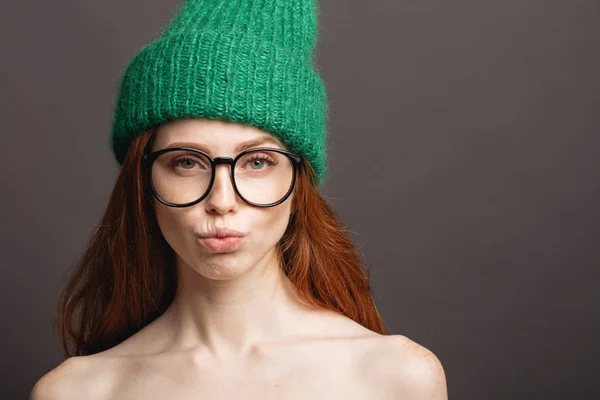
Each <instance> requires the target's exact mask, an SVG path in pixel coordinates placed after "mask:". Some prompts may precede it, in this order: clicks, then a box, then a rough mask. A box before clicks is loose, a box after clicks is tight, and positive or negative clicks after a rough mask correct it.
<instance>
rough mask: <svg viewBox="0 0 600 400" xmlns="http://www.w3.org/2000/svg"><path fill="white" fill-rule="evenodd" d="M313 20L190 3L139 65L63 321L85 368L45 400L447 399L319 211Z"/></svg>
mask: <svg viewBox="0 0 600 400" xmlns="http://www.w3.org/2000/svg"><path fill="white" fill-rule="evenodd" d="M316 11H317V8H316V5H315V4H314V0H313V1H310V0H304V1H289V0H269V1H258V0H255V1H240V2H236V1H231V0H229V1H224V0H219V1H217V0H213V1H208V0H206V1H200V0H198V1H192V0H189V1H187V2H185V3H184V4H183V6H182V8H181V9H180V11H179V13H178V14H177V16H176V17H175V18H174V20H173V21H172V23H171V24H170V26H169V27H168V28H167V29H166V30H165V32H164V33H163V34H162V36H161V37H159V38H158V39H157V40H156V41H154V42H153V43H151V44H150V45H148V46H146V47H144V48H143V49H142V50H141V51H140V52H139V53H138V54H137V55H136V57H134V59H133V60H132V61H131V62H130V64H129V65H128V68H127V69H126V71H125V74H124V76H123V80H122V82H121V86H120V89H119V96H118V101H117V105H116V110H115V116H114V120H113V131H112V137H111V143H112V149H113V151H114V154H115V157H116V160H117V161H118V163H119V164H120V166H121V169H120V173H119V176H118V179H117V181H116V184H115V188H114V190H113V193H112V195H111V198H110V200H109V203H108V206H107V209H106V212H105V214H104V216H103V218H102V220H101V222H100V223H99V225H98V228H97V230H96V231H95V233H94V235H93V237H92V239H91V242H90V244H89V247H88V249H87V251H86V252H85V254H84V257H83V258H82V259H81V261H80V263H79V265H78V266H77V268H76V270H75V271H74V272H73V274H72V276H71V277H70V280H69V282H68V284H67V286H66V288H65V290H64V292H63V294H62V296H61V299H60V300H61V301H60V303H59V306H58V310H57V318H56V325H55V327H56V332H57V334H58V335H59V337H60V340H61V342H62V345H63V351H64V354H65V356H66V357H68V358H67V360H66V361H64V362H63V363H62V364H61V365H59V366H58V367H57V368H55V369H54V370H52V371H50V372H49V373H48V374H46V375H45V376H44V377H42V378H41V379H40V380H39V381H38V382H37V383H36V385H35V387H34V388H33V390H32V393H31V398H32V399H36V400H40V399H41V400H44V399H61V400H65V399H71V398H83V397H85V398H87V399H133V398H140V399H141V398H143V399H165V398H169V399H225V398H233V397H235V398H244V399H252V398H261V399H265V398H303V399H304V398H357V399H358V398H361V399H398V398H407V399H425V398H427V399H446V390H445V377H444V373H443V369H442V367H441V364H440V363H439V360H437V358H436V357H435V355H434V354H433V353H431V352H430V351H429V350H427V349H426V348H424V347H422V346H420V345H418V344H417V343H415V342H413V341H411V340H410V339H408V338H406V337H404V336H400V335H389V334H388V333H389V332H387V330H386V329H385V327H384V324H383V321H382V319H381V317H380V315H379V313H378V312H377V310H376V308H375V305H374V303H373V300H372V298H371V295H370V284H369V279H368V277H367V276H366V275H365V274H364V272H363V270H362V268H361V265H360V263H359V261H358V257H357V255H356V252H355V250H354V247H353V244H352V242H351V240H350V239H349V238H348V236H347V234H346V232H345V230H344V229H343V228H342V227H341V225H340V223H339V222H338V220H337V218H336V216H335V213H334V211H333V210H332V208H331V207H330V206H329V205H328V204H327V202H326V201H325V200H324V199H323V197H322V196H321V195H320V193H319V188H320V184H321V183H322V181H323V179H324V176H325V173H326V135H325V125H326V114H327V101H326V94H325V87H324V85H323V82H322V81H321V79H320V77H319V75H318V73H317V72H316V71H315V70H314V68H313V63H312V53H313V51H314V46H315V41H316V31H317V13H316Z"/></svg>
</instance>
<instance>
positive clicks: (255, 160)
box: [244, 153, 277, 171]
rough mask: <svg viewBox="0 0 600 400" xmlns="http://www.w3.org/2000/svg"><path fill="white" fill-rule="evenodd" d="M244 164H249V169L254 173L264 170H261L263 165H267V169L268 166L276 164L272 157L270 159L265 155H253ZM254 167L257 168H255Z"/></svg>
mask: <svg viewBox="0 0 600 400" xmlns="http://www.w3.org/2000/svg"><path fill="white" fill-rule="evenodd" d="M244 164H250V169H253V170H255V171H260V170H263V169H265V168H261V167H263V166H265V165H267V167H269V166H272V165H275V164H277V160H275V159H274V158H273V157H270V156H269V155H268V154H266V153H257V154H253V155H252V156H250V158H249V159H248V160H246V161H245V163H244ZM255 167H258V168H255Z"/></svg>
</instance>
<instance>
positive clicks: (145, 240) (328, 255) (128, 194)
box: [53, 130, 389, 357]
mask: <svg viewBox="0 0 600 400" xmlns="http://www.w3.org/2000/svg"><path fill="white" fill-rule="evenodd" d="M153 132H154V131H153V130H150V131H147V132H145V133H143V134H142V135H139V136H137V137H136V138H134V140H133V141H132V143H131V145H130V147H129V150H128V152H127V155H126V157H125V159H124V161H123V165H122V168H121V170H120V173H119V176H118V177H117V181H116V183H115V186H114V188H113V191H112V194H111V196H110V199H109V201H108V205H107V207H106V210H105V212H104V215H103V217H102V219H101V221H100V223H99V224H98V225H97V227H96V229H95V231H94V232H93V233H92V236H91V239H90V242H89V245H88V247H87V249H86V251H85V252H84V254H83V256H82V257H81V259H80V260H79V261H78V263H77V264H76V265H75V268H74V270H73V271H72V272H71V274H70V276H69V279H68V281H67V283H66V286H65V287H64V289H63V291H62V293H61V294H60V296H59V299H58V305H57V308H56V312H55V315H54V325H53V332H54V335H55V336H57V337H58V341H59V343H61V345H62V352H63V354H64V355H65V356H66V357H71V356H81V355H88V354H93V353H97V352H100V351H104V350H107V349H109V348H111V347H113V346H115V345H117V344H119V343H120V342H122V341H124V340H125V339H127V338H128V337H130V336H132V335H133V334H134V333H136V332H137V331H139V330H140V329H142V328H143V327H144V326H146V325H148V324H149V323H150V322H152V321H153V320H154V319H156V318H157V317H158V316H159V315H161V314H162V313H163V312H164V311H165V310H166V309H167V307H168V306H169V305H170V304H171V302H172V301H173V298H174V297H175V293H176V290H177V276H176V268H175V264H174V260H175V257H174V251H173V249H172V248H171V247H170V246H169V245H168V243H167V242H166V241H165V239H164V237H163V236H162V233H161V231H160V229H159V226H158V223H157V220H156V217H155V215H154V209H153V198H152V194H151V192H150V191H149V190H148V189H147V188H148V187H149V185H148V184H149V182H148V181H147V179H148V178H147V174H145V173H144V171H143V170H142V165H141V162H140V161H139V160H140V159H141V156H142V153H143V151H144V149H145V147H146V146H147V145H148V144H149V142H150V140H151V138H152V137H153ZM315 179H316V174H315V172H314V170H313V169H312V167H311V166H310V164H309V163H307V162H306V160H305V159H303V160H302V164H301V167H300V168H299V169H298V175H297V180H296V188H295V193H294V198H293V206H292V215H291V216H290V222H289V225H288V227H287V229H286V232H285V233H284V235H283V237H282V238H281V240H280V242H279V243H278V244H277V249H278V255H279V259H280V261H281V264H282V265H283V266H284V270H285V274H286V275H287V276H288V277H289V278H290V280H291V281H292V283H293V284H294V286H295V287H296V289H297V293H298V295H299V296H300V297H301V298H302V299H303V300H304V301H305V302H307V303H309V304H312V305H315V306H319V307H322V308H326V309H329V310H333V311H336V312H339V313H341V314H343V315H346V316H347V317H349V318H351V319H352V320H354V321H356V322H357V323H359V324H361V325H363V326H364V327H366V328H368V329H370V330H372V331H375V332H377V333H381V334H389V331H388V330H387V328H386V327H385V325H384V322H383V320H382V318H381V316H380V315H379V313H378V311H377V308H376V307H375V304H374V302H373V299H372V297H371V293H370V290H371V286H370V280H369V275H368V271H367V273H365V271H364V270H363V269H362V267H361V264H360V262H359V260H358V255H357V253H356V251H355V248H354V246H353V243H352V241H351V239H350V238H349V237H348V235H347V233H346V231H345V229H344V228H343V227H342V226H341V225H340V222H339V220H338V218H337V216H336V214H335V212H334V210H333V209H332V207H331V206H330V205H329V204H328V203H327V202H326V201H325V199H324V198H323V197H322V196H321V194H320V193H319V191H318V190H317V189H315V187H314V186H313V185H312V182H314V181H315Z"/></svg>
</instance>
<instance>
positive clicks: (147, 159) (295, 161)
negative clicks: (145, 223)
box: [141, 147, 302, 208]
mask: <svg viewBox="0 0 600 400" xmlns="http://www.w3.org/2000/svg"><path fill="white" fill-rule="evenodd" d="M182 150H183V151H192V152H194V153H199V154H202V155H203V156H205V157H206V158H208V159H209V160H210V164H211V177H210V183H209V184H208V188H207V189H206V192H204V194H203V195H202V196H201V197H200V198H199V199H197V200H194V201H192V202H189V203H185V204H177V203H171V202H169V201H166V200H164V199H162V198H161V197H160V196H159V194H158V193H157V192H156V188H155V187H154V183H153V182H152V165H153V163H154V160H156V158H158V156H160V155H161V154H164V153H168V152H172V151H182ZM257 151H274V152H277V153H281V154H283V155H285V156H287V158H288V159H290V161H291V163H292V168H293V173H292V184H291V185H290V189H289V190H288V192H287V193H286V194H285V195H284V196H283V198H281V199H280V200H278V201H276V202H274V203H269V204H258V203H253V202H251V201H249V200H247V199H245V198H244V196H242V195H241V193H240V191H239V190H238V188H237V184H236V183H235V176H234V175H235V164H236V163H237V161H238V160H239V159H240V158H242V157H243V156H244V155H246V154H248V153H252V152H257ZM301 160H302V157H301V156H299V155H298V154H294V153H291V152H289V151H286V150H282V149H276V148H271V147H256V148H252V149H248V150H244V151H243V152H241V153H240V154H238V155H237V156H236V157H235V158H231V157H216V158H212V157H211V156H210V155H208V154H206V153H205V152H203V151H202V150H198V149H196V148H193V147H168V148H166V149H161V150H157V151H154V152H152V153H147V152H146V151H144V154H143V155H142V158H141V162H142V166H143V168H145V169H146V170H147V171H148V179H149V182H150V187H151V188H152V193H153V195H154V197H156V199H157V200H158V201H160V202H161V203H163V204H164V205H167V206H169V207H178V208H181V207H190V206H193V205H194V204H198V203H200V202H201V201H202V200H204V199H205V198H206V196H208V194H209V193H210V190H211V189H212V186H213V183H214V181H215V172H216V166H217V165H219V164H228V165H230V168H229V170H230V171H231V182H232V184H233V189H234V190H235V192H236V193H237V195H238V196H239V198H240V199H242V200H243V201H244V202H246V203H247V204H250V205H251V206H255V207H261V208H267V207H275V206H277V205H279V204H281V203H283V202H284V201H285V200H286V199H287V198H288V197H289V196H290V194H291V193H292V191H293V190H294V186H295V185H296V171H297V168H299V166H300V162H301Z"/></svg>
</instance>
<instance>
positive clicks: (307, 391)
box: [111, 352, 382, 400]
mask: <svg viewBox="0 0 600 400" xmlns="http://www.w3.org/2000/svg"><path fill="white" fill-rule="evenodd" d="M357 361H358V360H356V359H354V360H353V359H352V358H351V357H350V356H349V355H340V354H326V353H322V352H315V353H313V354H308V355H305V356H304V357H301V358H298V357H295V358H282V359H269V360H262V361H261V362H256V363H248V364H244V365H231V364H230V365H210V364H206V365H200V366H199V365H191V364H190V365H187V366H186V365H185V364H182V363H178V364H177V365H175V364H171V363H168V362H165V363H163V364H160V363H156V362H152V363H146V364H144V365H143V366H142V367H141V368H138V369H136V371H131V373H130V374H129V375H128V376H127V374H122V377H121V379H120V381H119V384H118V385H116V386H115V390H114V391H113V394H114V395H113V396H112V397H111V400H121V399H123V400H125V399H127V400H138V399H139V400H141V399H144V400H153V399H161V400H162V399H173V400H188V399H189V400H192V399H193V400H213V399H214V400H216V399H219V400H228V399H231V400H234V399H240V400H241V399H244V400H252V399H260V400H270V399H273V400H275V399H277V400H280V399H287V400H295V399H298V400H300V399H302V400H306V399H311V400H318V399H342V398H343V399H348V400H352V399H357V400H358V399H369V400H371V399H378V398H382V397H381V396H377V395H375V392H376V388H375V387H373V386H374V385H373V384H372V382H370V381H369V379H368V377H367V376H365V374H363V373H361V369H360V367H359V365H358V364H357Z"/></svg>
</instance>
